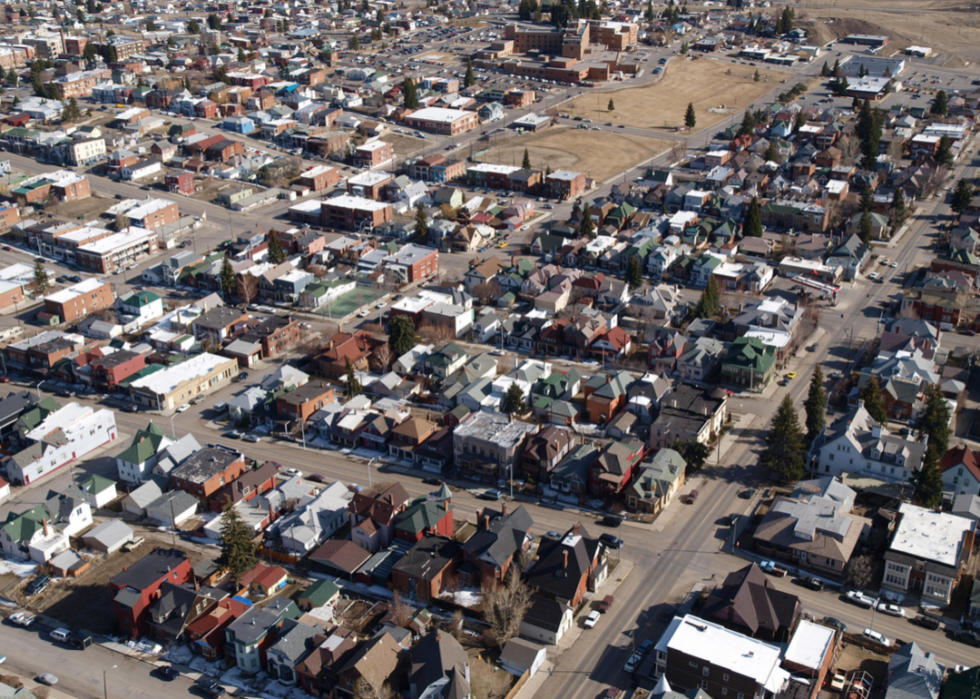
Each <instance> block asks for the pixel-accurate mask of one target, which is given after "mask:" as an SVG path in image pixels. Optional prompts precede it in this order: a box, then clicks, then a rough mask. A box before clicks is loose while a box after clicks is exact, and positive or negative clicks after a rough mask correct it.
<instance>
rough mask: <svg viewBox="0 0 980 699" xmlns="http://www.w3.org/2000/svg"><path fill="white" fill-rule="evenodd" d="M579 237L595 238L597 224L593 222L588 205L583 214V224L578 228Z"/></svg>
mask: <svg viewBox="0 0 980 699" xmlns="http://www.w3.org/2000/svg"><path fill="white" fill-rule="evenodd" d="M578 232H579V235H581V236H582V237H583V238H589V239H590V240H591V239H592V238H595V224H594V223H593V222H592V216H591V214H590V213H589V207H588V205H586V206H585V209H584V211H583V212H582V224H581V225H580V226H579V228H578Z"/></svg>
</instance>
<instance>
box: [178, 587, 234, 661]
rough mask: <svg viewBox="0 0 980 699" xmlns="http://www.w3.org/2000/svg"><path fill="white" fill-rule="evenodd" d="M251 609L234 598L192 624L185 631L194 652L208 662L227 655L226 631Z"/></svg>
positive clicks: (225, 600) (219, 604)
mask: <svg viewBox="0 0 980 699" xmlns="http://www.w3.org/2000/svg"><path fill="white" fill-rule="evenodd" d="M247 609H249V605H247V604H245V603H244V602H240V601H239V600H236V599H234V598H231V597H229V598H227V599H223V600H221V601H220V602H218V603H217V604H216V605H215V606H214V607H212V608H211V610H210V611H208V613H207V614H204V615H202V616H200V617H198V618H197V619H195V620H194V621H192V622H191V623H190V624H188V625H187V628H186V629H185V630H184V634H185V636H186V638H187V641H188V643H190V644H191V645H193V646H194V650H195V651H196V652H197V653H199V654H200V655H201V656H202V657H204V658H207V659H208V660H217V659H219V658H223V657H224V655H225V629H226V628H227V627H228V625H229V624H231V622H233V621H234V620H235V619H237V618H238V617H240V616H241V615H242V614H244V613H245V611H246V610H247Z"/></svg>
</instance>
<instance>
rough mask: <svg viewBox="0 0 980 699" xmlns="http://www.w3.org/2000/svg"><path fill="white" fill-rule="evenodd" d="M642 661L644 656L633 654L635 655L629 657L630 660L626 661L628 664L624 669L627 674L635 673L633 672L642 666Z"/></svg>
mask: <svg viewBox="0 0 980 699" xmlns="http://www.w3.org/2000/svg"><path fill="white" fill-rule="evenodd" d="M642 659H643V656H641V655H640V654H639V653H633V655H631V656H630V657H629V660H627V661H626V664H625V665H623V669H624V670H626V672H633V670H635V669H636V666H637V665H639V664H640V660H642Z"/></svg>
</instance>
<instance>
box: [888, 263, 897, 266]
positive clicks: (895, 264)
mask: <svg viewBox="0 0 980 699" xmlns="http://www.w3.org/2000/svg"><path fill="white" fill-rule="evenodd" d="M888 266H889V267H898V263H897V262H892V263H891V264H890V265H888Z"/></svg>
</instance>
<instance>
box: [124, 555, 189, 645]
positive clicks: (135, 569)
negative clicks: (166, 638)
mask: <svg viewBox="0 0 980 699" xmlns="http://www.w3.org/2000/svg"><path fill="white" fill-rule="evenodd" d="M191 576H192V571H191V562H190V559H189V558H187V555H186V554H185V553H184V552H183V551H179V550H177V549H164V548H155V549H153V550H152V551H151V552H149V553H148V554H146V555H145V556H143V557H142V558H141V559H139V560H138V561H136V563H133V564H132V565H130V566H127V567H126V568H124V569H123V571H122V572H120V573H116V575H114V576H112V578H111V579H110V580H109V591H110V593H111V594H112V596H113V607H114V609H115V613H116V623H117V624H118V628H119V631H120V632H121V633H122V634H123V635H125V636H130V637H131V638H134V639H135V638H142V637H143V636H145V635H146V634H147V632H148V631H149V615H150V605H151V604H152V603H153V602H155V601H156V600H157V599H159V598H160V596H161V594H162V593H161V590H160V588H161V586H162V585H163V584H164V583H172V584H175V585H183V584H184V583H186V582H189V581H190V579H191Z"/></svg>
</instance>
